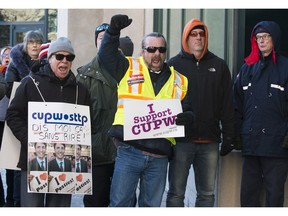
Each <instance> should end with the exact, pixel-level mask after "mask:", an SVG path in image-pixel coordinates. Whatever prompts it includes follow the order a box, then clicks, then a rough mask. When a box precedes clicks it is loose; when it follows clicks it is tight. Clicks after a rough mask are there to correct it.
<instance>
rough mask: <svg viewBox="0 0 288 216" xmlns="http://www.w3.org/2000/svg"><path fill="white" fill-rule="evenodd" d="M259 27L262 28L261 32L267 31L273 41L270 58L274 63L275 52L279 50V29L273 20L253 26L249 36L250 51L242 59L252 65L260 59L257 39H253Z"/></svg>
mask: <svg viewBox="0 0 288 216" xmlns="http://www.w3.org/2000/svg"><path fill="white" fill-rule="evenodd" d="M259 28H262V29H263V30H262V32H267V33H269V34H270V35H271V36H272V41H273V50H272V59H273V62H274V63H276V54H277V53H278V52H279V50H280V42H281V30H280V27H279V25H278V24H277V23H275V22H273V21H262V22H259V23H257V24H256V25H255V26H254V28H253V30H252V34H251V38H250V42H251V53H250V54H249V56H247V57H246V58H245V59H244V60H245V62H246V64H247V65H252V64H254V63H256V62H258V61H259V60H260V57H261V53H260V51H259V48H258V44H257V41H256V40H255V36H256V33H257V32H258V29H259Z"/></svg>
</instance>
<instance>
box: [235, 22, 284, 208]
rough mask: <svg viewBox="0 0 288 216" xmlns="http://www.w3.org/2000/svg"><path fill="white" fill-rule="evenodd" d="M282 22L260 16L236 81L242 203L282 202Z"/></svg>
mask: <svg viewBox="0 0 288 216" xmlns="http://www.w3.org/2000/svg"><path fill="white" fill-rule="evenodd" d="M280 36H281V31H280V27H279V25H278V24H277V23H275V22H274V21H262V22H259V23H257V24H256V25H255V27H254V28H253V30H252V34H251V49H252V51H251V53H250V55H249V56H248V57H247V58H245V64H244V65H243V66H242V68H241V69H240V72H239V74H238V76H237V77H236V80H235V83H234V102H235V103H234V104H235V111H236V115H235V116H236V120H237V125H238V128H237V131H238V132H239V134H238V135H239V136H240V138H241V140H242V156H243V166H242V180H241V206H242V207H259V206H262V205H263V203H262V202H261V200H263V199H261V194H262V188H263V185H264V188H265V192H266V198H265V201H266V202H265V204H264V205H265V206H267V207H283V202H284V188H285V181H286V178H287V173H288V166H287V164H288V136H287V133H288V127H287V125H288V103H287V101H288V59H287V58H286V57H284V56H282V55H281V54H280V52H279V51H280V48H281V46H280Z"/></svg>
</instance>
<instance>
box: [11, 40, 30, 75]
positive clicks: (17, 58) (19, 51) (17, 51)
mask: <svg viewBox="0 0 288 216" xmlns="http://www.w3.org/2000/svg"><path fill="white" fill-rule="evenodd" d="M23 47H24V45H23V44H17V45H16V46H14V47H13V48H12V49H11V51H10V57H11V62H12V63H13V64H14V66H15V68H16V69H17V71H18V73H19V74H20V75H21V77H25V76H26V75H28V74H29V72H30V66H29V64H28V63H27V61H28V54H27V53H25V52H24V51H23Z"/></svg>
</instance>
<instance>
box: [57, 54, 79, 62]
mask: <svg viewBox="0 0 288 216" xmlns="http://www.w3.org/2000/svg"><path fill="white" fill-rule="evenodd" d="M55 58H56V59H57V60H58V61H62V60H63V59H64V58H66V60H67V61H69V62H72V61H73V60H74V58H75V55H72V54H70V55H63V54H55Z"/></svg>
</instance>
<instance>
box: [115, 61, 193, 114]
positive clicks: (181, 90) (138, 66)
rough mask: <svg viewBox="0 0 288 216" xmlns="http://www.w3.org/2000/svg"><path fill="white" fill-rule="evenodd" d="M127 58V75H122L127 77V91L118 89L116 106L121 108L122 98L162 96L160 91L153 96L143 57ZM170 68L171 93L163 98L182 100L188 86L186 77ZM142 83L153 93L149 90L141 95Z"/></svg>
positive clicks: (139, 98)
mask: <svg viewBox="0 0 288 216" xmlns="http://www.w3.org/2000/svg"><path fill="white" fill-rule="evenodd" d="M128 60H129V63H130V64H129V68H128V70H127V72H126V75H127V73H128V74H129V76H126V75H125V76H124V77H126V79H127V83H126V84H128V86H127V89H126V90H127V91H126V92H125V93H122V91H121V89H120V91H119V90H118V108H123V100H124V99H137V100H153V99H157V98H163V95H161V94H160V92H161V91H160V92H159V94H158V95H157V97H156V98H155V95H154V89H153V85H152V83H151V80H150V75H149V76H147V73H148V74H149V71H148V68H147V67H146V66H145V65H144V62H143V59H142V58H141V57H140V58H137V59H135V58H131V57H129V58H128ZM170 69H171V76H172V75H173V74H174V78H173V79H174V81H173V90H172V95H169V96H168V97H167V95H166V97H164V98H172V99H175V98H176V99H180V100H183V98H184V97H185V95H186V92H187V86H188V81H187V78H186V77H185V76H183V75H181V74H179V73H178V72H177V71H175V70H174V68H173V67H170ZM144 70H145V71H144ZM169 79H170V78H169ZM122 80H123V79H122ZM122 80H121V82H122ZM121 82H120V85H121ZM147 82H149V83H147ZM120 85H119V86H120ZM122 85H125V84H124V83H122ZM144 85H146V86H145V87H146V88H149V89H150V91H153V94H152V92H150V94H149V95H145V96H144V95H142V93H143V87H144ZM165 85H167V84H165ZM168 85H169V83H168ZM120 88H121V87H120ZM144 93H146V92H144ZM166 93H167V92H166Z"/></svg>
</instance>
